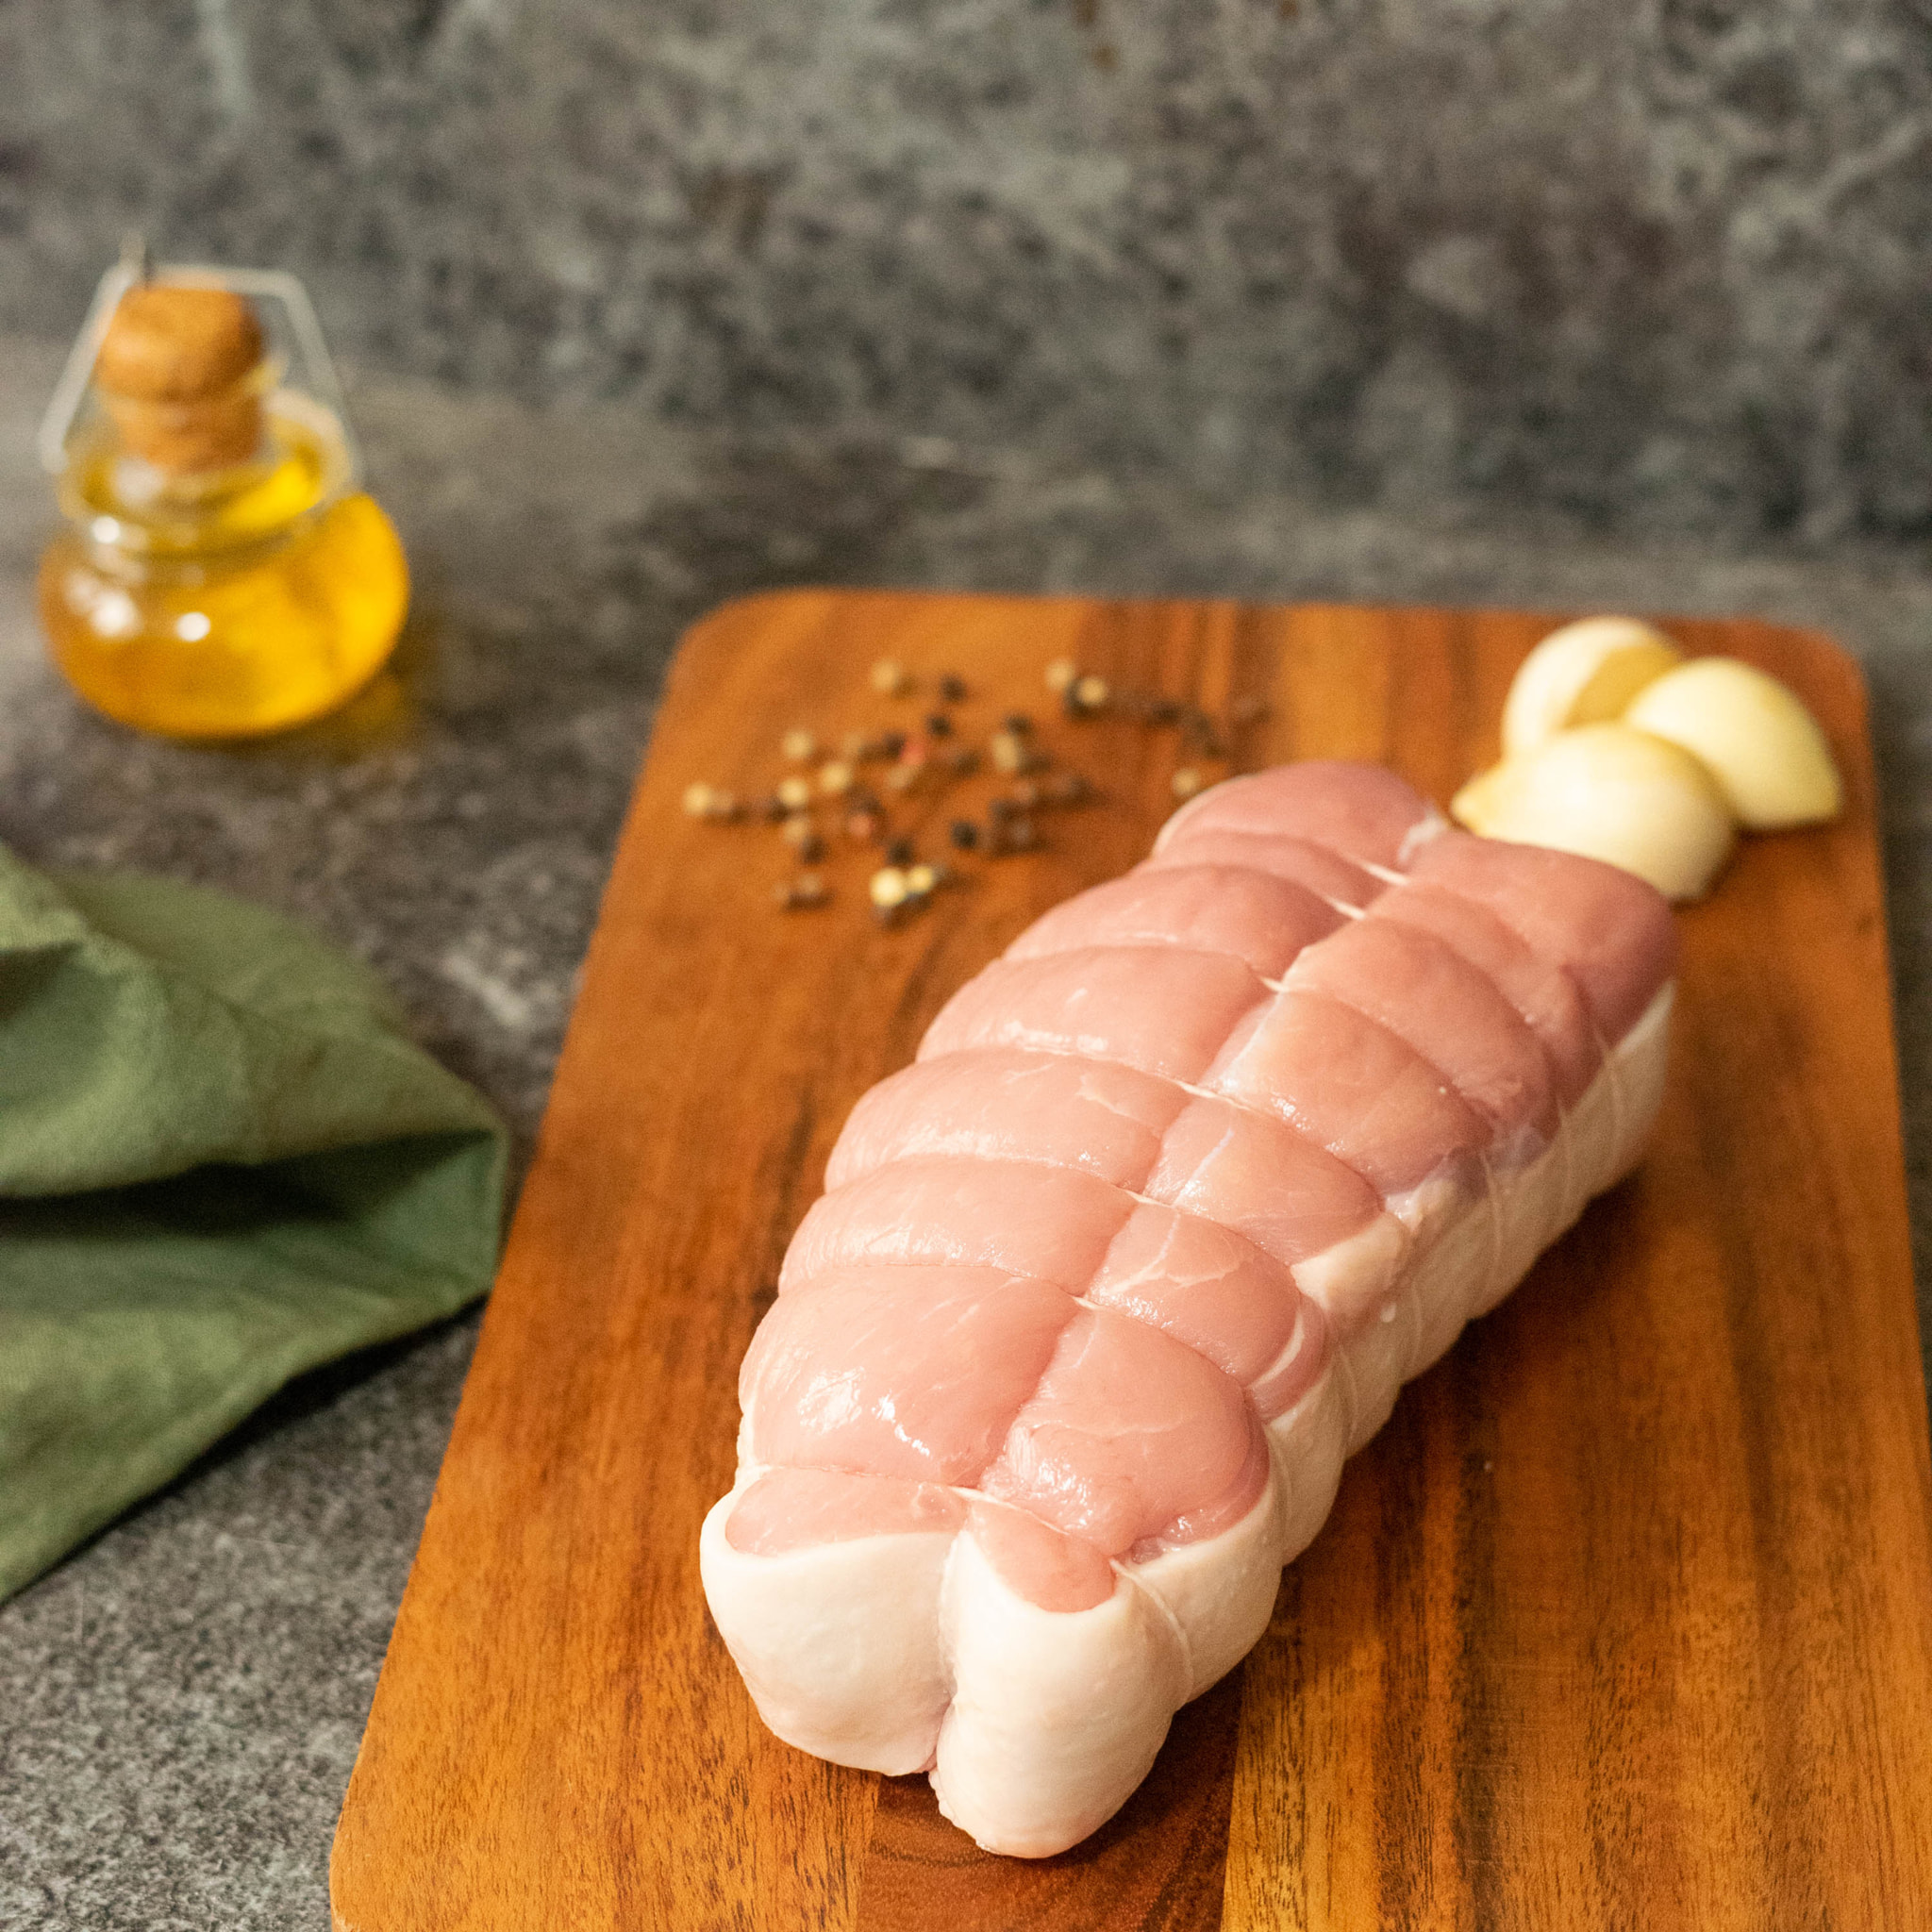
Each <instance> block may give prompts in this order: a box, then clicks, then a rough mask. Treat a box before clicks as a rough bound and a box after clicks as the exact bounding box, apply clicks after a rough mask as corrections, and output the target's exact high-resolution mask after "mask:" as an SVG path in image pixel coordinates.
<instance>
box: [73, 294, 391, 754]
mask: <svg viewBox="0 0 1932 1932" xmlns="http://www.w3.org/2000/svg"><path fill="white" fill-rule="evenodd" d="M144 295H151V296H153V297H156V298H168V299H167V300H166V301H165V302H164V303H163V302H161V301H159V300H157V302H156V303H154V304H151V305H149V306H150V308H151V309H153V310H155V311H156V312H147V311H145V310H139V309H136V308H135V307H134V305H135V304H136V299H137V297H139V296H144ZM217 295H219V296H220V299H221V300H222V301H223V302H225V303H227V304H231V305H234V308H233V309H231V310H225V311H223V312H221V313H219V314H217V313H216V312H215V311H214V310H213V309H212V308H210V307H209V306H208V304H199V305H195V304H190V305H187V306H186V307H185V308H184V300H183V298H186V297H189V296H194V297H208V298H210V301H211V300H212V298H215V297H216V296H217ZM237 310H239V311H240V312H239V314H237V313H236V312H235V311H237ZM130 315H132V317H133V320H132V321H129V320H128V318H129V316H130ZM117 331H120V334H119V335H118V336H117V333H116V332H117ZM272 373H273V371H272V365H270V364H269V363H268V362H267V361H266V360H265V359H264V358H262V357H261V355H260V338H259V334H258V331H257V330H256V327H255V325H254V322H253V318H252V316H251V315H250V314H249V313H248V312H247V309H246V305H245V304H242V303H241V302H240V298H239V297H235V296H232V295H227V294H225V293H222V292H221V291H214V290H183V289H175V288H160V287H155V288H147V287H145V286H142V287H138V288H137V289H136V290H134V291H130V292H129V294H128V295H127V296H125V297H124V298H123V303H122V307H121V309H120V310H119V311H117V313H116V315H115V318H114V321H113V322H112V323H111V324H110V325H109V326H108V332H107V335H106V337H105V339H104V341H103V343H102V348H101V352H100V357H99V359H98V362H97V364H96V367H95V371H94V380H95V384H96V386H97V388H99V389H100V390H101V391H103V400H104V401H105V403H106V408H103V409H100V410H98V411H96V413H95V416H94V419H93V420H92V422H91V423H90V424H89V425H88V426H87V427H86V429H85V430H84V431H82V432H81V433H80V434H79V435H78V436H77V437H76V439H75V444H74V446H73V448H72V450H71V452H70V454H69V458H68V461H67V465H66V468H65V470H64V471H63V473H62V474H61V475H60V478H59V485H58V488H59V495H60V503H61V508H62V509H63V511H64V512H65V513H66V516H67V520H68V523H69V525H70V527H69V529H68V530H67V531H66V532H65V533H64V534H62V535H61V536H59V537H58V538H57V539H56V540H55V541H54V542H53V543H52V544H51V545H50V546H49V548H48V550H47V552H46V554H45V556H44V558H42V565H41V574H40V586H39V594H40V611H41V621H42V625H43V627H44V628H45V631H46V634H47V637H48V640H49V642H50V644H51V646H52V650H53V655H54V658H55V661H56V662H57V663H58V666H59V668H60V670H61V671H62V673H63V674H64V675H66V677H67V678H68V680H69V681H70V682H71V683H72V684H73V686H74V687H75V690H76V691H79V692H80V694H81V695H82V696H83V697H84V698H86V699H87V700H88V702H89V703H90V704H92V705H93V706H95V707H96V708H98V709H100V710H102V711H105V712H106V713H107V714H108V716H109V717H110V718H114V719H117V720H119V721H120V722H121V723H122V724H130V725H133V726H134V727H136V728H137V729H140V730H143V731H154V732H158V733H162V734H164V735H166V736H169V737H176V738H195V739H223V738H241V737H249V736H254V735H257V734H259V733H264V732H272V731H279V730H283V729H286V728H287V727H289V726H291V725H294V724H303V723H306V722H307V721H308V720H310V719H313V718H318V717H321V716H322V715H323V714H324V713H325V712H328V711H331V710H333V709H335V708H336V707H338V706H339V705H341V703H343V702H344V701H345V700H346V699H347V698H349V697H350V696H352V695H353V694H354V693H355V692H356V691H358V690H360V689H361V687H362V686H363V685H365V684H366V683H367V682H368V681H369V679H370V678H371V677H372V676H373V675H375V672H376V671H377V669H378V668H379V667H380V666H381V665H382V663H383V662H384V660H385V659H386V658H388V657H389V655H390V653H391V650H392V649H393V648H394V645H395V641H396V636H397V633H398V632H399V630H400V629H401V627H402V622H403V617H404V614H405V611H406V610H407V608H408V594H409V583H408V565H407V563H406V561H405V559H404V556H403V549H402V545H401V543H400V542H399V541H397V538H396V534H395V531H394V529H393V528H392V527H391V525H390V522H389V519H388V518H387V517H386V516H385V515H384V514H383V512H382V510H381V509H380V508H378V507H377V505H376V504H375V500H374V499H373V498H372V497H370V496H368V495H367V494H365V493H364V492H362V491H357V490H353V489H349V488H347V487H346V486H347V483H348V481H349V479H350V477H351V475H352V473H353V466H352V462H351V458H350V452H349V449H348V446H347V441H346V437H345V435H344V432H343V428H342V425H341V422H340V421H339V420H338V418H337V417H336V416H335V414H334V413H333V412H332V411H330V410H329V409H328V408H325V407H324V406H323V405H322V404H320V403H318V402H316V401H315V400H314V399H313V398H311V397H308V396H306V395H303V394H301V393H299V392H297V391H288V390H271V389H270V388H269V381H270V378H271V376H272ZM263 391H267V392H266V393H264V392H263Z"/></svg>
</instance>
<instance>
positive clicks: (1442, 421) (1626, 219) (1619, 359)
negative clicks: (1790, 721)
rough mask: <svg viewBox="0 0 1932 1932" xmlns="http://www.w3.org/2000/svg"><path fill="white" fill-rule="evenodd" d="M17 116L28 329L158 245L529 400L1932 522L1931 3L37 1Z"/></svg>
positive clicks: (1224, 473)
mask: <svg viewBox="0 0 1932 1932" xmlns="http://www.w3.org/2000/svg"><path fill="white" fill-rule="evenodd" d="M0 76H4V78H0V90H4V93H0V100H4V106H5V112H4V122H0V327H12V328H15V329H22V330H26V331H29V332H35V333H43V332H52V333H58V332H60V331H62V330H65V329H67V328H68V327H69V326H70V325H71V324H72V322H73V319H74V316H75V313H76V312H77V308H78V306H79V304H80V302H81V300H82V297H83V295H84V294H85V292H86V291H87V289H88V288H89V287H90V285H91V284H92V281H93V279H94V277H95V276H96V275H98V274H99V272H100V269H101V267H102V266H103V264H104V262H105V261H106V260H107V259H108V258H110V257H111V255H112V253H113V250H114V246H115V243H116V240H117V238H118V235H119V233H120V231H121V229H122V227H123V226H124V225H126V224H130V223H140V224H142V225H144V226H145V227H146V228H147V229H148V230H150V231H151V233H152V234H153V235H154V237H155V238H156V240H157V242H158V243H160V244H161V245H162V247H163V248H164V249H165V250H166V251H168V252H170V253H179V254H186V255H202V254H207V255H214V256H218V257H223V258H229V259H239V260H249V261H262V262H268V261H273V262H278V263H282V264H285V265H288V266H291V267H294V268H297V269H299V270H301V271H302V272H303V273H304V274H306V275H309V276H311V277H312V279H313V281H314V284H315V287H316V291H317V293H318V295H319V296H320V298H321V301H322V305H323V308H324V309H325V315H326V318H327V320H328V321H329V322H330V323H331V324H332V325H334V328H335V331H336V333H337V336H338V337H339V339H340V341H341V345H342V346H343V348H344V349H346V350H347V351H348V352H349V354H350V355H351V357H352V358H354V359H357V360H359V361H362V362H365V363H368V364H373V365H376V366H380V367H383V368H386V369H389V370H391V371H394V372H397V373H406V374H411V375H432V376H438V377H443V378H448V379H451V380H455V381H457V382H459V383H464V384H480V385H490V386H498V387H506V388H510V389H514V390H516V391H521V392H522V393H524V394H525V395H526V396H529V397H533V398H554V397H574V398H599V399H608V398H618V397H622V398H626V399H629V400H632V401H635V402H637V403H640V404H641V405H644V406H646V407H648V408H652V409H654V410H655V411H658V412H661V413H663V414H665V415H667V416H670V417H672V418H675V419H678V420H682V421H687V422H691V423H696V424H701V425H724V426H729V427H733V428H738V429H743V430H752V429H760V430H771V429H774V428H778V427H807V428H822V427H824V426H827V425H841V426H850V425H851V424H852V423H853V422H854V421H856V420H858V419H860V418H863V419H866V420H868V421H872V422H874V423H875V424H877V425H879V426H880V427H881V428H882V429H886V430H889V431H892V432H895V433H901V434H916V433H921V432H937V433H941V434H944V435H949V436H956V437H960V438H964V439H967V440H970V441H977V440H983V439H985V438H986V437H987V436H988V435H989V434H998V435H1001V436H1006V435H1008V434H1009V433H1010V432H1012V431H1013V430H1014V429H1015V427H1016V426H1018V425H1024V434H1025V440H1026V441H1028V442H1029V443H1030V444H1032V445H1033V446H1036V447H1039V448H1062V449H1064V448H1074V449H1078V450H1080V451H1083V452H1086V453H1089V454H1090V455H1091V456H1092V457H1093V458H1095V459H1097V460H1099V461H1102V462H1103V463H1106V464H1107V465H1108V466H1109V467H1114V466H1119V465H1122V464H1135V463H1142V464H1144V463H1154V464H1158V465H1159V466H1160V467H1161V468H1162V469H1163V470H1164V471H1166V472H1168V473H1170V474H1175V475H1187V476H1191V477H1194V478H1198V479H1199V480H1201V481H1202V482H1203V484H1204V485H1205V486H1206V487H1210V488H1212V487H1216V486H1218V485H1221V484H1224V483H1225V482H1227V481H1228V480H1230V479H1240V480H1243V481H1246V482H1250V483H1252V484H1254V485H1255V486H1257V487H1259V488H1266V489H1279V488H1307V489H1314V490H1318V491H1321V492H1322V493H1323V495H1324V497H1326V498H1327V499H1329V500H1330V501H1333V502H1345V503H1350V504H1356V505H1360V506H1382V507H1390V508H1396V507H1401V506H1403V505H1405V504H1412V503H1419V502H1426V503H1428V504H1431V505H1435V506H1441V505H1442V504H1444V503H1446V502H1457V503H1467V504H1469V505H1471V506H1474V507H1476V508H1497V507H1506V508H1507V507H1509V506H1516V505H1523V504H1536V505H1539V506H1544V507H1555V508H1562V509H1565V510H1568V511H1570V512H1573V513H1574V514H1575V515H1576V516H1578V517H1579V518H1582V519H1587V520H1589V521H1590V522H1591V523H1592V524H1594V525H1599V526H1602V527H1607V528H1615V529H1626V530H1631V531H1641V530H1649V529H1665V530H1670V531H1683V530H1686V529H1690V530H1697V531H1708V532H1711V533H1713V534H1720V533H1721V534H1727V535H1731V536H1740V535H1741V536H1750V535H1754V534H1756V533H1759V532H1782V531H1790V532H1797V533H1802V534H1803V535H1805V536H1807V537H1810V538H1814V539H1826V538H1831V537H1834V536H1838V535H1840V534H1844V533H1848V532H1858V533H1864V534H1870V535H1874V536H1877V537H1881V538H1889V539H1898V540H1912V539H1915V538H1918V537H1920V536H1922V535H1923V534H1924V532H1925V531H1926V529H1927V527H1928V524H1932V364H1928V353H1927V331H1926V328H1925V325H1924V306H1925V304H1924V296H1925V286H1926V265H1927V264H1926V244H1927V240H1928V225H1932V199H1928V194H1927V190H1928V186H1932V4H1928V0H1755V4H1746V0H1635V4H1630V5H1614V6H1612V5H1606V4H1604V0H1298V4H1297V0H1143V4H1141V5H1127V4H1123V0H783V4H774V0H653V4H639V0H550V4H544V5H534V4H530V0H330V4H328V5H326V6H323V5H310V6H295V5H290V4H287V0H282V4H275V0H143V4H142V5H139V6H130V5H127V4H125V0H9V4H5V5H0Z"/></svg>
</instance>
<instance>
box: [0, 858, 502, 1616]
mask: <svg viewBox="0 0 1932 1932" xmlns="http://www.w3.org/2000/svg"><path fill="white" fill-rule="evenodd" d="M506 1145H507V1143H506V1136H505V1134H504V1130H503V1127H502V1124H501V1123H500V1122H499V1121H498V1120H497V1118H496V1116H495V1114H494V1113H492V1112H491V1108H489V1106H488V1105H487V1103H486V1102H485V1101H484V1100H483V1099H482V1098H481V1096H480V1095H478V1094H477V1093H476V1092H475V1091H473V1090H472V1089H471V1088H469V1087H468V1086H466V1085H465V1084H464V1083H463V1082H462V1081H461V1080H458V1078H457V1077H456V1076H455V1075H454V1074H450V1073H447V1072H445V1071H444V1070H443V1069H442V1068H441V1067H440V1066H438V1065H437V1064H436V1062H435V1061H434V1060H433V1059H431V1058H429V1057H428V1055H427V1054H425V1053H424V1052H423V1051H422V1049H421V1048H420V1047H418V1046H416V1045H414V1044H413V1043H412V1042H411V1041H410V1040H409V1039H408V1035H407V1033H406V1032H405V1030H404V1026H403V1022H402V1019H401V1016H400V1014H399V1013H398V1012H397V1010H396V1008H394V1006H393V1004H392V1003H391V1000H390V998H389V995H388V993H387V992H386V991H385V990H384V988H383V987H382V985H381V983H380V982H379V981H378V980H377V979H376V978H375V975H374V974H372V973H370V972H369V970H368V969H367V968H365V967H363V966H361V965H360V964H358V962H357V961H355V960H352V959H349V958H344V957H342V956H341V954H339V953H336V952H334V951H332V950H330V949H329V948H327V947H325V946H324V945H322V944H321V943H320V942H318V941H316V940H314V939H312V938H311V937H309V936H308V934H306V933H304V932H303V931H302V930H301V929H300V928H299V927H297V926H295V925H293V924H290V922H288V921H287V920H285V919H282V918H280V917H279V916H278V915H276V914H275V913H271V912H266V911H263V910H261V909H260V908H257V907H252V906H245V905H242V904H239V903H238V902H236V901H235V900H232V899H228V898H225V897H224V896H222V895H221V894H219V893H216V892H210V891H202V890H200V889H198V888H195V887H191V886H184V885H179V884H175V883H172V882H168V881H163V880H158V879H147V878H136V877H130V876H126V875H92V876H90V875H81V874H72V873H61V874H47V873H40V872H36V871H34V870H33V869H32V868H31V867H28V866H26V865H24V864H22V863H21V862H20V861H19V860H18V859H17V858H14V857H12V855H10V854H9V853H8V852H7V851H6V850H5V848H4V847H0V1597H4V1596H6V1595H8V1593H10V1592H11V1591H15V1590H17V1589H19V1588H20V1587H21V1585H23V1584H24V1583H26V1582H27V1581H28V1580H29V1579H30V1578H32V1577H34V1576H36V1575H38V1574H40V1573H41V1572H42V1570H44V1569H45V1568H47V1566H48V1565H49V1564H51V1563H53V1562H55V1561H56V1560H57V1559H58V1557H60V1556H62V1555H63V1554H64V1553H65V1552H66V1551H68V1550H70V1549H72V1548H73V1547H74V1545H75V1543H77V1542H79V1541H82V1540H83V1539H84V1538H86V1537H87V1536H89V1535H91V1534H92V1532H93V1531H94V1530H96V1529H98V1528H100V1527H101V1526H102V1525H103V1524H106V1523H108V1522H110V1521H111V1520H112V1519H113V1518H114V1517H115V1516H116V1515H117V1514H118V1513H119V1512H120V1511H121V1510H123V1509H125V1507H127V1506H128V1505H129V1504H130V1503H132V1502H134V1501H136V1500H137V1499H138V1498H140V1497H142V1496H143V1495H145V1494H147V1493H148V1492H149V1491H153V1490H155V1489H157V1488H158V1487H159V1486H160V1485H161V1484H163V1483H165V1482H167V1481H168V1480H169V1478H170V1477H172V1476H174V1475H175V1474H177V1473H178V1472H179V1471H180V1470H181V1469H183V1468H184V1467H185V1466H186V1465H187V1464H188V1463H189V1462H191V1461H192V1459H193V1458H194V1457H196V1456H197V1455H198V1454H200V1452H201V1451H202V1450H204V1449H206V1448H207V1447H208V1445H209V1444H210V1443H211V1442H213V1441H216V1440H217V1438H219V1437H220V1436H222V1435H223V1434H224V1433H225V1431H226V1430H228V1429H229V1428H231V1427H233V1426H234V1424H236V1423H238V1422H239V1421H240V1420H241V1419H242V1417H243V1416H245V1415H246V1414H247V1413H248V1412H249V1410H250V1409H252V1408H253V1407H256V1406H257V1405H258V1403H260V1402H261V1401H262V1400H263V1399H264V1398H265V1397H266V1396H268V1395H270V1394H272V1393H273V1392H274V1391H275V1390H276V1389H278V1388H279V1387H280V1386H281V1385H282V1384H283V1383H284V1382H286V1381H287V1380H288V1379H289V1378H290V1377H291V1375H294V1374H299V1373H300V1372H301V1371H303V1370H304V1369H308V1368H313V1367H315V1366H316V1365H317V1364H319V1363H321V1362H325V1361H328V1360H330V1359H332V1358H334V1357H338V1356H341V1355H344V1354H346V1353H348V1352H349V1351H350V1350H352V1349H356V1348H360V1347H364V1346H367V1345H368V1344H370V1343H372V1342H377V1341H388V1340H390V1339H391V1338H393V1337H395V1336H398V1335H402V1334H405V1333H407V1332H408V1330H410V1329H412V1328H416V1327H420V1326H422V1325H423V1324H425V1323H428V1322H432V1321H434V1320H436V1319H437V1318H438V1317H440V1316H443V1315H447V1314H450V1313H452V1312H453V1311H454V1310H456V1309H457V1308H459V1307H462V1306H463V1304H464V1303H466V1302H468V1301H471V1300H472V1299H474V1298H475V1296H477V1295H479V1294H481V1293H482V1292H483V1291H485V1290H486V1289H487V1288H488V1287H489V1285H490V1280H491V1273H492V1271H493V1269H494V1266H495V1260H496V1250H497V1241H498V1238H499V1233H500V1229H501V1222H502V1213H503V1192H504V1174H505V1160H506Z"/></svg>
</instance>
